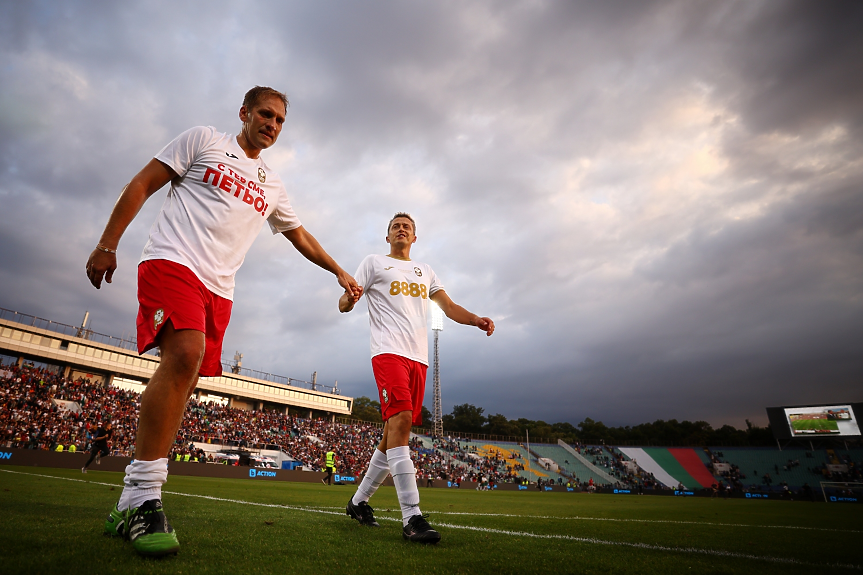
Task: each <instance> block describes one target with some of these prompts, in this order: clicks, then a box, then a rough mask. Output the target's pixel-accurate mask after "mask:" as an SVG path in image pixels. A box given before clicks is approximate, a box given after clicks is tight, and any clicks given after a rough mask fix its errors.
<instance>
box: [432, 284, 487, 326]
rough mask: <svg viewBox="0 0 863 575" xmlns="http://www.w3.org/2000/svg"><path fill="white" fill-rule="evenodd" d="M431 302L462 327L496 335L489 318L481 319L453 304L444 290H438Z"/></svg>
mask: <svg viewBox="0 0 863 575" xmlns="http://www.w3.org/2000/svg"><path fill="white" fill-rule="evenodd" d="M429 297H431V300H432V301H433V302H435V303H436V304H438V306H440V308H441V310H442V311H443V313H444V315H446V316H447V317H448V318H450V319H451V320H453V321H454V322H456V323H460V324H462V325H475V326H476V327H478V328H479V329H481V330H482V331H484V332H485V334H486V335H491V334H493V333H494V322H493V321H491V319H489V318H487V317H480V316H478V315H476V314H475V313H471V312H469V311H467V310H466V309H464V308H463V307H461V306H460V305H458V304H457V303H455V302H453V301H452V300H451V299H450V298H449V296H448V295H447V294H446V292H445V291H444V290H442V289H441V290H438V291H436V292H434V293H433V294H432V295H431V296H429Z"/></svg>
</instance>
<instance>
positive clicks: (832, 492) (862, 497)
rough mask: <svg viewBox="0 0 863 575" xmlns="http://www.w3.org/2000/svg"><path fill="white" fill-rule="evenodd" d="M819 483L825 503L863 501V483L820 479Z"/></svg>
mask: <svg viewBox="0 0 863 575" xmlns="http://www.w3.org/2000/svg"><path fill="white" fill-rule="evenodd" d="M819 483H820V484H821V494H822V495H823V496H824V502H825V503H829V502H836V501H847V502H852V503H859V502H861V501H863V483H854V482H849V481H820V482H819ZM828 493H829V495H828Z"/></svg>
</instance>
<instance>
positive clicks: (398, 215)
mask: <svg viewBox="0 0 863 575" xmlns="http://www.w3.org/2000/svg"><path fill="white" fill-rule="evenodd" d="M396 218H407V219H409V220H410V221H411V224H412V225H413V228H414V235H417V223H416V222H415V221H414V219H413V218H412V217H411V215H410V214H409V213H407V212H396V215H394V216H393V218H392V219H391V220H390V223H388V224H387V235H389V233H390V228H391V227H393V222H394V221H395V220H396Z"/></svg>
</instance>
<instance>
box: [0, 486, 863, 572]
mask: <svg viewBox="0 0 863 575" xmlns="http://www.w3.org/2000/svg"><path fill="white" fill-rule="evenodd" d="M0 471H3V472H5V473H13V474H15V475H29V476H33V477H45V478H48V479H59V480H62V481H75V482H77V483H91V484H94V485H106V486H109V487H117V486H118V484H116V483H103V482H101V481H89V480H86V479H73V478H71V477H58V476H56V475H44V474H41V473H24V472H21V471H11V470H8V469H0ZM162 493H163V494H166V495H177V496H180V497H193V498H196V499H206V500H209V501H220V502H222V503H236V504H238V505H252V506H254V507H267V508H278V509H289V510H292V511H305V512H307V513H319V514H322V515H342V514H341V513H340V512H338V511H327V510H326V509H328V508H319V507H318V508H315V507H301V506H294V505H281V504H277V503H258V502H256V501H244V500H242V499H228V498H224V497H213V496H211V495H198V494H194V493H179V492H176V491H163V492H162ZM516 517H519V516H516ZM527 517H531V518H536V517H535V516H527ZM381 519H385V520H389V521H398V522H401V520H400V519H396V518H392V517H381ZM711 525H715V524H711ZM438 526H439V527H447V528H449V529H461V530H464V531H476V532H479V533H493V534H495V535H507V536H510V537H530V538H533V539H556V540H563V541H574V542H577V543H588V544H592V545H608V546H616V547H630V548H633V549H647V550H650V551H664V552H669V553H686V554H691V555H708V556H713V557H730V558H734V559H750V560H756V561H767V562H769V563H780V564H785V565H801V566H808V567H833V568H836V567H839V568H844V569H855V570H858V571H859V570H863V565H853V564H848V563H808V562H805V561H800V560H798V559H791V558H788V557H773V556H771V555H752V554H749V553H737V552H735V551H723V550H721V549H700V548H698V547H666V546H663V545H652V544H650V543H630V542H626V541H609V540H606V539H594V538H591V537H575V536H573V535H557V534H543V533H531V532H529V531H510V530H506V529H491V528H488V527H474V526H471V525H455V524H452V523H439V524H438Z"/></svg>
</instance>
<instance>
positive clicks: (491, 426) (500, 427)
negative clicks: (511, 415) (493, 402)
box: [483, 413, 524, 437]
mask: <svg viewBox="0 0 863 575" xmlns="http://www.w3.org/2000/svg"><path fill="white" fill-rule="evenodd" d="M483 432H484V433H487V434H489V435H505V436H515V437H521V436H523V435H524V433H523V432H522V430H521V428H520V427H519V426H518V423H516V422H515V421H510V420H508V419H507V418H506V416H505V415H501V414H500V413H495V414H494V415H489V416H488V419H487V423H486V424H485V427H483Z"/></svg>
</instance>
